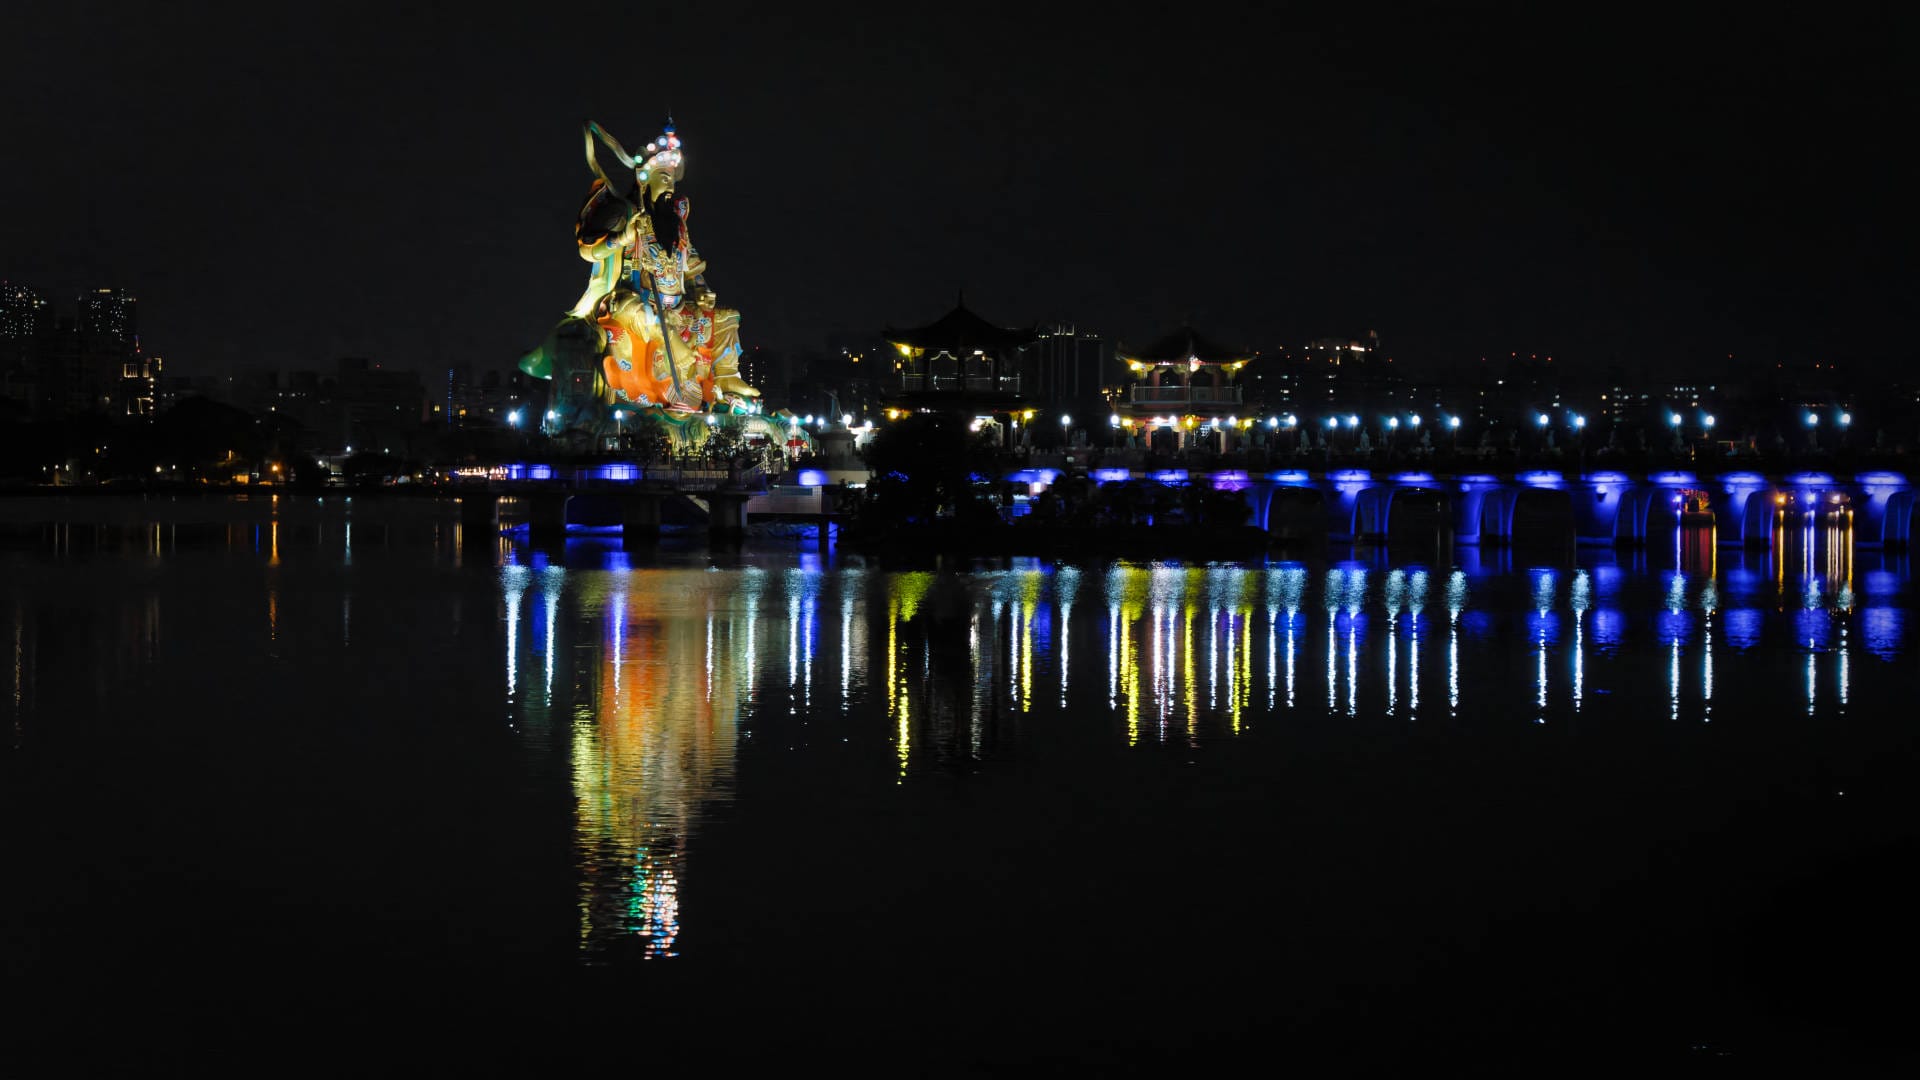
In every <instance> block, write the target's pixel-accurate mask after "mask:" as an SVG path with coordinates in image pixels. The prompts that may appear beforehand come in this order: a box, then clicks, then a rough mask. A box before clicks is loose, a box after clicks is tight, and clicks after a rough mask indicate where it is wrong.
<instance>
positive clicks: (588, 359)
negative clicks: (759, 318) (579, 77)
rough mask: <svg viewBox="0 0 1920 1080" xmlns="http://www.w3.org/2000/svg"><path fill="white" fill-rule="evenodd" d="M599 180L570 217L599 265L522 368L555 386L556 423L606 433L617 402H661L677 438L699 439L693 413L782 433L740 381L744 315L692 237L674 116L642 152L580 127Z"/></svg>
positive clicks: (588, 256) (701, 429)
mask: <svg viewBox="0 0 1920 1080" xmlns="http://www.w3.org/2000/svg"><path fill="white" fill-rule="evenodd" d="M585 136H586V146H587V165H588V166H589V167H590V168H591V169H592V170H593V172H594V176H595V177H596V179H595V180H594V181H593V186H592V188H591V189H589V191H588V192H587V200H586V203H585V205H583V206H582V207H581V208H580V216H579V218H578V220H577V221H575V223H574V240H575V241H576V243H577V244H578V247H579V251H580V257H581V258H583V259H585V260H587V261H588V262H590V263H592V264H593V272H592V276H591V278H590V279H589V280H588V282H587V291H586V292H585V293H583V294H581V297H580V301H579V303H577V304H575V305H574V306H573V309H572V310H571V311H569V312H568V313H567V316H566V317H565V318H563V319H561V320H560V323H559V325H557V326H555V327H554V328H553V331H552V332H551V333H549V334H548V335H547V339H546V341H544V342H542V343H541V345H540V347H539V348H537V349H534V350H533V351H532V352H530V353H528V354H527V355H526V356H524V357H522V358H521V360H520V370H522V371H524V372H526V373H527V374H529V375H532V376H535V377H536V378H542V379H551V380H553V383H554V409H555V413H556V417H557V420H558V426H561V427H568V428H585V429H589V430H601V429H603V428H604V426H605V421H606V420H607V419H608V418H610V417H611V415H612V413H613V412H614V410H629V411H637V410H641V409H656V410H659V414H660V415H661V416H662V417H663V418H664V419H667V420H669V421H670V422H672V423H673V424H674V427H675V435H676V438H675V441H676V442H679V443H680V444H682V445H688V444H691V443H697V442H699V441H700V439H701V438H702V437H703V436H704V435H705V429H706V427H707V425H706V424H705V423H698V424H696V423H689V421H690V420H693V419H695V414H696V413H707V412H721V413H732V414H738V415H743V416H748V417H749V426H750V427H751V428H765V429H766V433H767V434H771V435H775V436H776V437H778V436H782V435H784V434H785V433H783V432H780V431H779V429H778V427H777V425H775V424H772V423H769V422H768V421H767V420H766V419H765V418H762V417H758V416H753V415H751V414H756V413H758V412H759V411H760V409H759V406H758V404H757V403H755V402H754V401H753V399H754V398H757V397H758V396H759V394H760V392H759V391H758V390H755V389H754V388H753V387H751V386H749V385H747V383H746V381H745V380H743V379H742V378H741V377H740V313H739V312H738V311H735V310H733V309H731V308H723V307H720V306H719V301H718V298H717V297H716V296H715V295H714V293H713V290H712V289H711V288H709V287H708V285H707V279H706V269H707V264H706V263H705V261H703V260H702V259H701V258H700V254H699V252H697V251H695V250H694V247H693V243H692V241H691V240H690V239H689V238H688V234H687V215H688V209H689V208H688V203H687V198H686V196H684V195H681V194H680V193H679V192H678V191H677V190H676V189H675V186H676V184H677V183H678V182H679V180H680V179H681V178H682V177H683V176H684V175H685V159H684V158H683V157H682V155H681V150H680V136H678V135H677V134H675V133H674V129H673V123H672V121H668V123H667V125H666V130H665V131H664V132H662V133H661V135H660V136H659V137H658V138H656V139H654V140H653V141H652V142H649V143H647V144H646V146H645V147H644V148H643V149H642V152H641V154H640V155H639V156H638V157H636V156H634V155H631V154H629V153H627V151H626V148H624V147H622V146H621V145H620V143H619V142H618V141H617V140H615V139H614V137H613V136H611V135H609V134H607V133H606V132H605V131H603V130H601V128H600V126H599V125H598V124H595V123H592V122H588V123H587V124H586V126H585ZM596 142H597V143H598V144H599V145H600V146H602V147H604V148H605V150H606V151H607V152H610V153H611V154H612V155H613V156H614V157H615V158H616V159H618V160H619V162H620V164H621V166H623V167H624V168H627V169H631V170H632V172H633V177H634V185H633V190H632V192H631V193H630V194H622V193H621V190H620V185H619V184H617V183H615V182H614V180H613V179H612V178H611V177H609V176H608V175H607V173H606V170H605V169H604V168H603V167H602V166H601V163H600V160H599V155H598V153H597V152H596V147H595V144H596Z"/></svg>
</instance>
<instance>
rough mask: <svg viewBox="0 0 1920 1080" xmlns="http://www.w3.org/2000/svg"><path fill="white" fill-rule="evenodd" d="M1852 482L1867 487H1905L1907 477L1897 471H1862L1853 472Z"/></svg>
mask: <svg viewBox="0 0 1920 1080" xmlns="http://www.w3.org/2000/svg"><path fill="white" fill-rule="evenodd" d="M1853 482H1854V483H1856V484H1864V485H1866V486H1867V487H1905V486H1906V484H1907V478H1906V477H1904V476H1902V475H1900V474H1899V473H1897V472H1863V473H1855V474H1853Z"/></svg>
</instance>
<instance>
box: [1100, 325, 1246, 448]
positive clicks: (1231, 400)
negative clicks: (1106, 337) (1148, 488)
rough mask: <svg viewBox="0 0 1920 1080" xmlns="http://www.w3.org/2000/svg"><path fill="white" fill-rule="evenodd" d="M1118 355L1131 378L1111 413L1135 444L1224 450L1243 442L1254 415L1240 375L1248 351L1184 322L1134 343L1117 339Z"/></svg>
mask: <svg viewBox="0 0 1920 1080" xmlns="http://www.w3.org/2000/svg"><path fill="white" fill-rule="evenodd" d="M1116 355H1117V356H1118V358H1119V360H1120V361H1121V362H1122V363H1124V364H1125V365H1126V366H1127V371H1128V373H1129V375H1131V377H1132V378H1133V380H1134V383H1133V385H1131V386H1129V387H1127V388H1126V391H1125V393H1124V394H1123V395H1122V396H1121V398H1120V400H1119V401H1118V402H1116V403H1115V406H1114V412H1115V414H1116V415H1118V416H1119V417H1120V425H1121V427H1122V428H1124V429H1125V430H1126V432H1127V433H1128V435H1129V436H1130V437H1131V439H1132V441H1134V442H1135V443H1136V444H1137V445H1140V446H1145V447H1149V448H1151V449H1155V450H1184V449H1186V448H1188V447H1192V446H1205V447H1206V448H1208V449H1213V450H1220V451H1223V452H1224V451H1229V450H1235V449H1239V448H1240V447H1241V446H1242V445H1243V444H1242V440H1243V439H1244V438H1245V436H1246V432H1247V431H1248V429H1249V428H1251V427H1252V426H1253V423H1254V420H1253V417H1252V416H1251V415H1250V410H1249V408H1248V403H1247V402H1246V401H1244V400H1243V397H1244V388H1243V387H1242V386H1241V384H1240V381H1239V377H1240V372H1241V370H1242V369H1244V368H1245V367H1246V366H1247V362H1248V361H1249V360H1252V359H1253V354H1252V353H1251V352H1249V351H1248V350H1246V349H1242V348H1237V347H1234V346H1229V345H1223V344H1221V343H1220V342H1217V341H1214V340H1212V339H1210V338H1206V337H1203V336H1201V335H1200V334H1199V333H1197V332H1196V331H1195V330H1194V329H1193V328H1192V327H1190V326H1183V327H1181V328H1180V329H1178V330H1176V331H1174V332H1173V333H1171V334H1168V335H1166V336H1164V337H1161V338H1159V339H1157V340H1155V341H1153V342H1150V343H1149V344H1146V345H1143V346H1140V347H1138V348H1134V347H1130V346H1128V345H1127V344H1126V343H1125V342H1119V343H1117V344H1116ZM1256 405H1257V403H1256Z"/></svg>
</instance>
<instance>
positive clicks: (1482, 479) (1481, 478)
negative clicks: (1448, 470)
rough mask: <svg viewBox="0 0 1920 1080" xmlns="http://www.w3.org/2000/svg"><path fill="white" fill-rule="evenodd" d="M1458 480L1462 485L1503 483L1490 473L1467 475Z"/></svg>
mask: <svg viewBox="0 0 1920 1080" xmlns="http://www.w3.org/2000/svg"><path fill="white" fill-rule="evenodd" d="M1459 480H1460V482H1461V483H1463V484H1499V483H1504V481H1502V480H1501V479H1500V478H1499V477H1497V476H1494V475H1493V474H1492V473H1468V474H1467V475H1465V476H1462V477H1460V478H1459Z"/></svg>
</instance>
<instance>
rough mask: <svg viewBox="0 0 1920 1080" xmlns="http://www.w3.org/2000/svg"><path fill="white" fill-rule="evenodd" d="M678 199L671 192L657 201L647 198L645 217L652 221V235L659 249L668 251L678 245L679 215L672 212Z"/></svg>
mask: <svg viewBox="0 0 1920 1080" xmlns="http://www.w3.org/2000/svg"><path fill="white" fill-rule="evenodd" d="M678 198H679V196H678V195H676V194H675V193H674V192H671V191H669V192H666V193H665V194H663V195H661V196H660V197H659V198H657V199H655V198H652V197H651V196H649V197H648V198H647V216H648V217H649V218H652V219H653V235H654V236H655V237H656V238H658V239H659V241H660V246H661V247H663V248H667V249H669V250H671V249H672V248H674V247H675V246H677V245H678V244H679V243H680V215H679V214H676V213H674V210H673V204H674V202H675V201H676V200H677V199H678Z"/></svg>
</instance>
